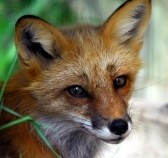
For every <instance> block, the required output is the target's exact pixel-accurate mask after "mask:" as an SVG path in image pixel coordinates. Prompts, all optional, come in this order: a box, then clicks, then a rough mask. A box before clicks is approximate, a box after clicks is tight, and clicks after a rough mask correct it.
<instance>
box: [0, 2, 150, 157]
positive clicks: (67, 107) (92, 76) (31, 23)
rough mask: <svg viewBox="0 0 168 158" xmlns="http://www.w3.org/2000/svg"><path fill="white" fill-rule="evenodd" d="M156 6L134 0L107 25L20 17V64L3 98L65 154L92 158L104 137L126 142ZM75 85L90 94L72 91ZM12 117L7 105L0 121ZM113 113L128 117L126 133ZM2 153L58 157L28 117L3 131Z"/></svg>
mask: <svg viewBox="0 0 168 158" xmlns="http://www.w3.org/2000/svg"><path fill="white" fill-rule="evenodd" d="M150 10H151V1H150V0H132V1H127V2H126V3H125V4H124V5H122V6H121V7H120V8H119V9H117V10H116V11H115V13H114V14H112V15H111V16H110V17H109V18H108V19H107V20H106V21H105V23H104V24H102V25H100V26H91V25H81V26H80V25H79V26H76V27H72V28H64V29H57V28H54V27H53V26H51V25H50V24H48V23H47V22H45V21H44V20H42V19H40V18H38V17H35V16H24V17H21V18H20V19H19V20H18V22H17V24H16V33H15V42H16V47H17V49H18V54H19V59H20V64H21V69H20V70H19V71H18V72H17V73H16V74H15V75H14V76H13V77H12V78H11V80H10V81H9V83H8V85H7V89H6V91H5V94H4V99H3V104H4V105H6V106H9V107H10V108H12V109H13V110H16V111H17V112H18V113H20V114H22V115H30V116H32V117H33V118H34V119H36V120H37V121H38V122H39V123H41V125H42V127H43V129H44V132H45V135H46V136H47V138H48V140H49V142H50V143H51V145H52V146H53V147H54V149H55V150H56V151H57V152H58V153H60V154H61V155H62V156H63V157H64V158H93V157H95V155H96V153H97V152H98V151H100V147H101V144H103V143H104V142H108V143H113V144H115V143H120V142H121V141H122V140H124V139H125V138H126V137H127V136H128V135H129V133H130V132H131V126H132V125H131V124H132V121H131V119H130V117H129V116H128V114H127V109H128V101H129V99H130V97H131V94H132V91H133V88H134V82H135V79H136V75H137V73H138V71H139V69H140V68H141V65H142V64H141V59H140V57H139V51H140V49H141V48H142V44H143V37H144V33H145V30H146V28H147V25H148V23H149V17H150ZM121 75H125V76H126V77H127V82H126V85H124V86H123V87H121V88H119V89H116V88H115V87H114V85H113V81H114V80H115V79H116V78H117V77H119V76H121ZM72 85H79V86H81V87H83V88H84V89H85V90H86V91H87V93H88V94H89V96H87V97H83V98H80V97H79V98H77V97H74V96H72V95H70V94H69V93H68V91H67V88H68V87H70V86H72ZM13 119H16V117H14V116H13V115H11V114H8V113H7V112H4V111H2V113H1V117H0V124H4V123H6V122H8V121H10V120H13ZM114 119H124V120H125V121H127V122H128V130H127V131H126V132H125V133H124V134H122V135H116V134H114V133H113V132H111V131H110V130H109V127H108V125H109V123H110V122H112V121H113V120H114ZM120 138H121V139H120ZM119 139H120V140H119ZM0 153H1V155H3V157H12V158H14V157H16V158H18V157H19V155H21V156H22V157H23V158H33V157H34V158H42V157H44V158H53V157H54V156H53V153H52V152H51V151H50V150H49V149H48V148H47V147H46V145H45V144H44V143H43V142H42V141H41V140H40V138H39V137H38V136H37V134H36V133H35V132H34V130H33V127H31V126H30V124H29V123H23V124H21V125H18V126H15V127H12V128H10V129H7V130H4V131H3V132H1V133H0Z"/></svg>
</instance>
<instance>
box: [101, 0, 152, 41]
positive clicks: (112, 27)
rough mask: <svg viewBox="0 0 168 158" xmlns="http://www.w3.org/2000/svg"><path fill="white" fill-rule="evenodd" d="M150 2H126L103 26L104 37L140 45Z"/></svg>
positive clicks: (145, 0)
mask: <svg viewBox="0 0 168 158" xmlns="http://www.w3.org/2000/svg"><path fill="white" fill-rule="evenodd" d="M150 14H151V0H127V1H126V2H125V3H124V4H123V5H122V6H120V7H119V8H118V9H117V10H116V11H115V12H114V13H113V14H112V15H111V16H110V17H109V18H108V19H107V21H106V22H105V23H104V24H103V34H104V36H105V37H109V38H111V37H114V38H115V39H117V40H118V41H119V42H120V43H127V42H133V41H134V44H141V43H142V41H143V37H144V33H145V30H146V28H147V25H148V23H149V18H150Z"/></svg>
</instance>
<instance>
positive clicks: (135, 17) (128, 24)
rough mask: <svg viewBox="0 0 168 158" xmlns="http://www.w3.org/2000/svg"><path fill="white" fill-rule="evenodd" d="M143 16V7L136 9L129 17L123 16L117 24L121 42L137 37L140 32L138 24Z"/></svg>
mask: <svg viewBox="0 0 168 158" xmlns="http://www.w3.org/2000/svg"><path fill="white" fill-rule="evenodd" d="M144 15H145V7H144V5H139V6H138V7H136V8H135V9H134V10H133V11H131V13H130V14H129V15H126V16H125V15H123V19H122V20H121V21H119V22H118V27H117V29H118V30H117V31H118V34H119V36H120V37H122V39H123V40H128V39H130V38H132V37H134V36H138V33H139V32H140V31H141V28H140V22H141V21H142V20H143V18H144Z"/></svg>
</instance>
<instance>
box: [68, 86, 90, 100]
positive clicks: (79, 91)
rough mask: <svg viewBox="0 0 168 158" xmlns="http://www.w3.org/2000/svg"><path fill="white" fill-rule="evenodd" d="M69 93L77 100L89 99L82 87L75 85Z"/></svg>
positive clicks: (69, 89)
mask: <svg viewBox="0 0 168 158" xmlns="http://www.w3.org/2000/svg"><path fill="white" fill-rule="evenodd" d="M67 91H68V93H69V94H70V95H71V96H73V97H76V98H84V97H88V93H87V91H86V90H84V89H83V88H82V87H81V86H78V85H74V86H70V87H68V88H67Z"/></svg>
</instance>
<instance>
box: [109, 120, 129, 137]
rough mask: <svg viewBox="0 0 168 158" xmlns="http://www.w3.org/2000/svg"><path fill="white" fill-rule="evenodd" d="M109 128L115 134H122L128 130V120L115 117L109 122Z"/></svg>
mask: <svg viewBox="0 0 168 158" xmlns="http://www.w3.org/2000/svg"><path fill="white" fill-rule="evenodd" d="M109 129H110V131H111V132H113V133H114V134H116V135H122V134H124V133H126V132H127V130H128V122H127V121H125V120H123V119H115V120H113V121H112V122H111V123H110V124H109Z"/></svg>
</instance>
